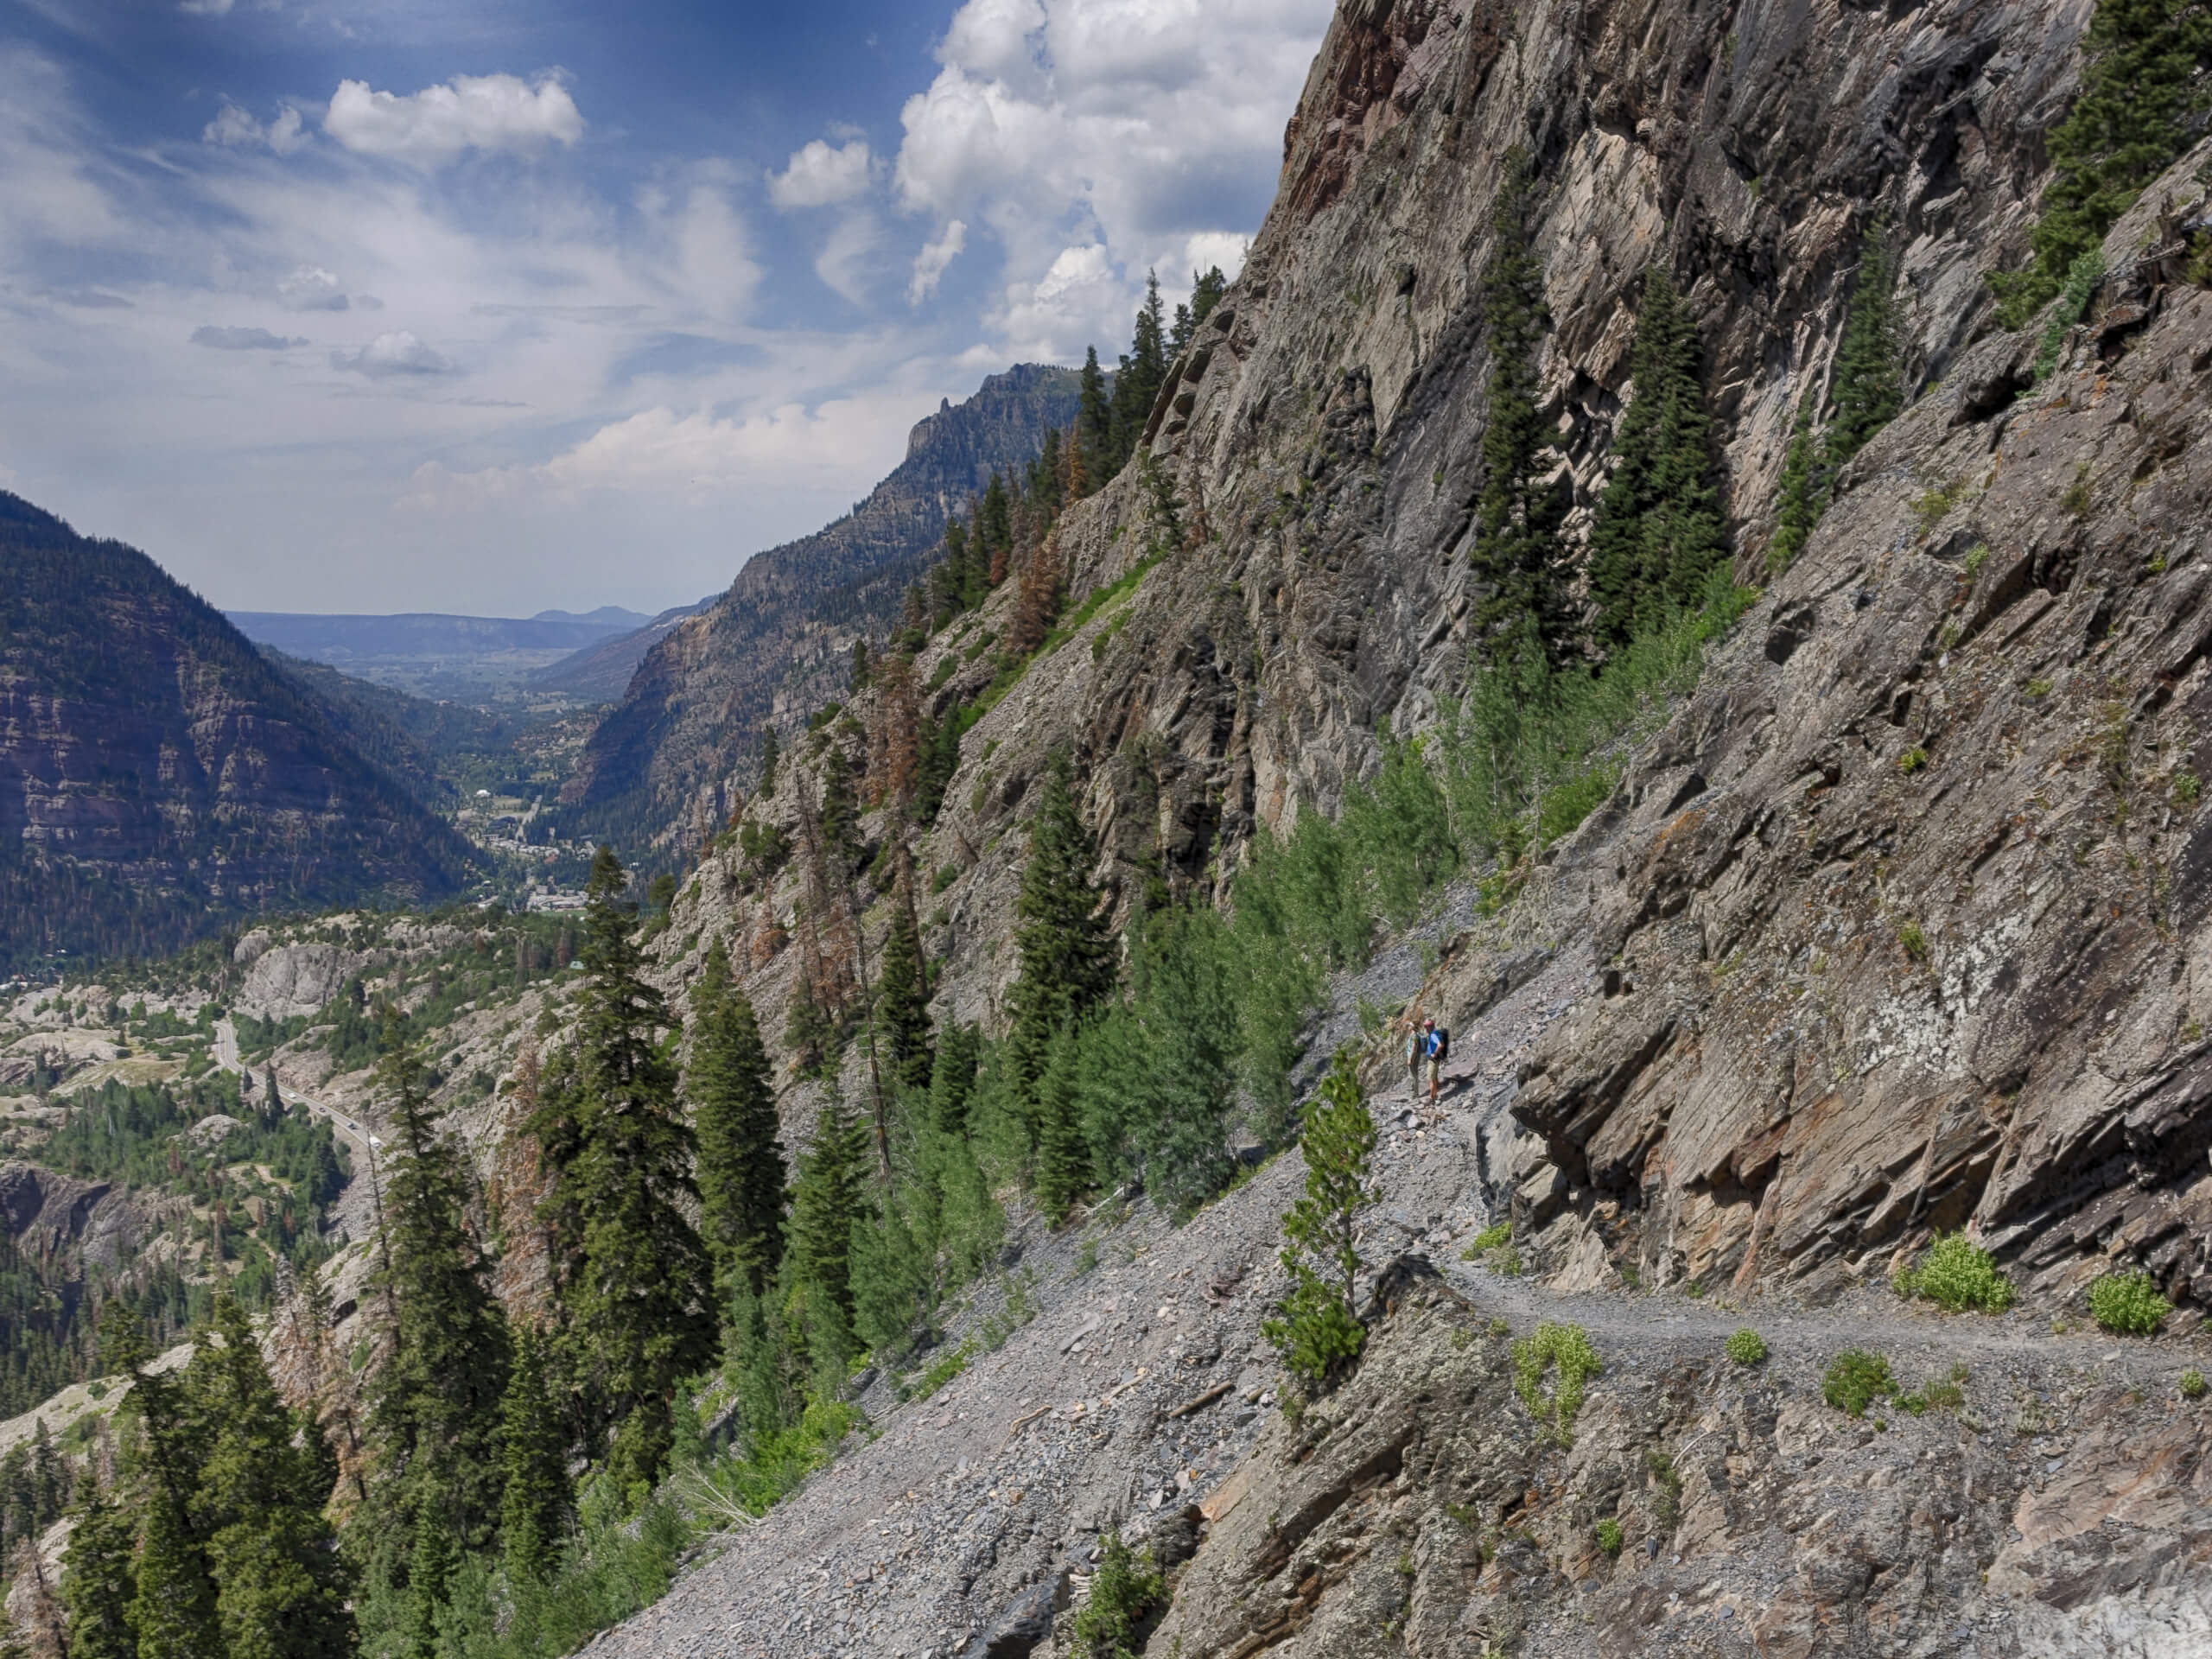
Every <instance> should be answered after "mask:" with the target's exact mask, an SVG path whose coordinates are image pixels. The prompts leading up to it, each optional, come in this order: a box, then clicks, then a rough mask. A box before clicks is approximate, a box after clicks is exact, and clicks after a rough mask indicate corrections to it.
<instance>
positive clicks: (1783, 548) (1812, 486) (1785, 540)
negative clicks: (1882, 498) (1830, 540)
mask: <svg viewBox="0 0 2212 1659" xmlns="http://www.w3.org/2000/svg"><path fill="white" fill-rule="evenodd" d="M1776 495H1777V501H1776V505H1775V510H1774V539H1773V541H1771V542H1770V543H1768V544H1767V550H1766V568H1767V573H1768V574H1769V575H1781V574H1782V573H1783V571H1784V570H1787V569H1789V567H1790V566H1791V565H1792V564H1793V563H1796V558H1797V556H1798V555H1799V554H1800V553H1802V552H1803V551H1804V550H1805V543H1807V542H1808V541H1809V540H1811V539H1812V535H1813V528H1814V526H1815V525H1816V524H1819V523H1820V521H1821V509H1822V507H1823V506H1825V505H1827V504H1826V501H1825V499H1824V492H1823V491H1822V489H1821V467H1820V466H1819V445H1818V444H1817V442H1815V439H1814V436H1813V394H1812V393H1811V392H1809V391H1808V392H1807V393H1806V394H1805V395H1804V396H1803V397H1800V398H1799V399H1798V400H1797V419H1796V423H1795V424H1794V425H1793V426H1792V427H1791V428H1790V431H1789V452H1788V454H1785V455H1784V456H1783V461H1782V481H1781V484H1780V486H1778V488H1777V492H1776Z"/></svg>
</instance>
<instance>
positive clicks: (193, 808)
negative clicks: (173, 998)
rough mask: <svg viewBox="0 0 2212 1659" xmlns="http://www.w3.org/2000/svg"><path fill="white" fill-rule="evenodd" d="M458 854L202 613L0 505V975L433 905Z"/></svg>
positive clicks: (166, 586)
mask: <svg viewBox="0 0 2212 1659" xmlns="http://www.w3.org/2000/svg"><path fill="white" fill-rule="evenodd" d="M468 859H469V855H468V851H467V846H466V844H465V843H464V842H461V840H460V838H459V837H458V836H455V835H454V832H453V831H452V830H451V829H448V827H447V826H446V825H445V824H443V823H441V822H439V821H438V819H436V818H435V817H433V816H432V815H431V814H430V813H429V811H428V810H425V809H424V808H423V806H422V805H421V804H418V803H417V802H416V800H415V799H414V798H412V797H411V796H410V794H409V792H408V791H407V790H406V789H405V788H404V786H403V785H400V784H399V783H398V782H397V781H396V780H395V779H393V778H392V777H391V775H390V774H388V773H386V772H385V771H383V770H382V769H381V768H380V767H378V766H377V765H376V764H375V763H373V762H372V761H371V760H368V759H366V758H365V756H364V755H363V754H362V753H360V752H359V749H357V748H356V747H354V746H353V743H351V742H350V741H348V740H347V739H346V736H345V735H344V734H342V733H341V732H340V729H339V728H338V727H337V725H336V724H335V723H334V721H333V720H332V719H331V717H330V715H328V714H327V712H326V711H325V710H324V709H322V708H321V707H320V706H319V705H318V704H317V702H315V700H314V699H313V698H312V697H311V696H308V694H307V693H306V692H304V691H303V690H302V689H301V687H300V686H299V685H298V684H297V683H295V682H294V681H292V680H291V679H289V678H288V677H286V676H285V675H284V674H283V673H282V672H281V671H279V670H278V669H277V668H276V667H275V666H274V665H273V664H270V663H269V662H268V661H267V660H265V659H264V658H263V657H262V655H261V653H260V652H257V651H256V650H255V649H254V647H253V646H252V645H251V643H250V642H249V641H248V640H247V639H245V636H244V635H243V634H241V633H240V632H238V630H237V629H236V628H235V627H233V626H232V625H231V624H230V623H229V622H227V621H226V620H224V618H223V617H222V615H221V613H219V612H218V611H216V610H215V609H214V608H213V607H212V606H210V605H208V604H207V603H206V602H205V601H202V600H200V599H199V598H198V597H196V596H195V595H194V594H192V593H190V592H189V591H188V590H187V589H186V588H183V587H181V585H179V584H178V583H177V582H175V581H173V580H171V579H170V578H169V577H168V575H165V574H164V573H163V572H162V569H160V567H159V566H157V565H156V564H155V563H154V562H153V561H152V560H151V559H149V558H148V557H147V556H145V555H144V554H143V553H140V552H138V551H137V550H135V549H133V548H129V547H125V546H124V545H123V544H122V543H118V542H105V541H93V540H91V539H89V538H86V537H81V536H79V535H77V534H76V533H75V532H74V531H72V530H71V529H70V528H69V526H68V525H67V524H64V523H62V522H61V520H60V519H58V518H54V517H53V516H52V515H51V514H48V513H45V512H40V511H39V510H38V509H37V508H35V507H34V506H32V505H30V504H29V503H28V502H25V501H23V500H21V499H18V498H16V497H15V496H12V495H0V961H11V960H13V961H19V960H22V959H24V958H26V957H35V956H38V955H41V954H44V953H47V952H49V951H54V950H68V951H71V952H74V953H82V952H86V951H94V952H101V953H108V952H118V951H130V952H137V953H141V954H143V953H147V952H149V951H152V950H157V949H160V948H162V947H166V946H172V945H175V944H178V943H180V942H181V941H183V940H185V939H188V938H195V937H199V936H202V935H205V934H207V933H209V932H212V931H217V930H218V929H219V928H220V927H222V926H223V925H226V922H228V921H229V920H231V919H232V918H236V917H238V916H240V915H243V914H245V913H248V912H251V911H254V910H257V909H264V908H270V907H283V906H308V905H315V906H320V905H326V904H335V903H346V902H352V901H353V900H355V899H361V898H365V897H374V896H386V897H391V898H406V899H435V898H440V897H443V896H446V895H448V894H450V893H454V892H455V891H456V890H457V889H458V888H459V887H460V886H461V883H462V881H463V880H465V879H466V877H467V870H468Z"/></svg>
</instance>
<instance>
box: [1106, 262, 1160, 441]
mask: <svg viewBox="0 0 2212 1659" xmlns="http://www.w3.org/2000/svg"><path fill="white" fill-rule="evenodd" d="M1166 378H1167V330H1166V318H1165V315H1164V310H1163V308H1162V306H1161V303H1160V278H1159V277H1158V275H1157V274H1155V273H1153V272H1147V273H1146V276H1145V285H1144V303H1143V304H1142V305H1141V306H1140V307H1138V308H1137V320H1136V326H1135V328H1134V329H1133V330H1132V331H1131V334H1130V338H1129V350H1128V355H1127V356H1125V357H1123V358H1122V363H1121V367H1120V369H1119V370H1118V371H1117V372H1116V374H1115V376H1114V404H1113V443H1112V448H1111V450H1110V453H1109V465H1108V468H1107V472H1108V474H1109V475H1110V474H1113V473H1118V472H1119V471H1121V469H1122V466H1123V465H1124V464H1125V463H1126V462H1127V461H1128V458H1129V457H1130V456H1131V455H1133V454H1135V453H1136V448H1137V445H1138V444H1139V443H1140V442H1142V441H1143V438H1144V429H1145V427H1146V426H1147V424H1148V423H1150V421H1151V419H1152V406H1153V404H1155V403H1157V402H1158V401H1159V400H1160V385H1161V383H1162V382H1164V381H1165V380H1166Z"/></svg>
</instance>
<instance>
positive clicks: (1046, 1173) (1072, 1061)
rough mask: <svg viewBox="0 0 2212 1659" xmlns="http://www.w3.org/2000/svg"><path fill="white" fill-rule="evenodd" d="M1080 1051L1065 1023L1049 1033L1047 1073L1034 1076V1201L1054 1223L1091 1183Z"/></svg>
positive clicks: (1066, 1213) (1060, 1219)
mask: <svg viewBox="0 0 2212 1659" xmlns="http://www.w3.org/2000/svg"><path fill="white" fill-rule="evenodd" d="M1080 1052H1081V1051H1080V1048H1079V1046H1078V1045H1077V1040H1076V1034H1075V1032H1074V1031H1073V1029H1072V1028H1071V1027H1065V1026H1063V1027H1061V1028H1060V1029H1059V1030H1058V1032H1056V1033H1054V1034H1053V1037H1052V1046H1051V1047H1050V1048H1049V1049H1048V1050H1047V1052H1046V1063H1045V1073H1044V1075H1043V1076H1042V1077H1039V1078H1038V1080H1037V1177H1036V1181H1035V1186H1036V1191H1037V1207H1038V1208H1039V1210H1042V1211H1044V1212H1045V1219H1046V1220H1047V1221H1049V1222H1050V1223H1052V1225H1053V1226H1055V1227H1057V1226H1058V1225H1059V1224H1061V1223H1062V1222H1064V1221H1065V1220H1066V1219H1067V1218H1068V1211H1070V1210H1071V1209H1072V1208H1073V1207H1074V1205H1075V1202H1076V1200H1077V1199H1078V1198H1081V1197H1082V1196H1083V1195H1084V1193H1085V1192H1089V1191H1090V1142H1089V1141H1086V1140H1085V1139H1084V1132H1083V1102H1082V1095H1081V1084H1080V1082H1079V1081H1078V1078H1077V1065H1078V1057H1079V1054H1080Z"/></svg>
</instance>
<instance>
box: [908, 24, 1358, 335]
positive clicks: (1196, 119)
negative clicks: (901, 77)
mask: <svg viewBox="0 0 2212 1659" xmlns="http://www.w3.org/2000/svg"><path fill="white" fill-rule="evenodd" d="M1331 12H1332V0H966V3H964V4H963V5H962V6H961V7H960V8H959V10H957V11H956V12H955V13H954V14H953V17H952V20H951V22H950V25H949V26H948V27H947V29H946V30H945V34H944V39H943V40H942V41H940V42H939V43H938V50H937V56H938V63H939V65H940V67H939V69H938V73H937V75H936V76H935V78H934V79H932V80H931V83H930V85H929V86H927V87H926V88H925V90H923V91H921V92H917V93H915V94H914V95H913V96H912V97H911V98H910V99H907V101H906V106H905V108H904V110H903V111H901V113H900V118H899V119H900V122H901V124H902V125H903V127H904V129H905V137H904V139H903V142H902V143H901V144H900V146H899V154H898V157H897V160H896V162H895V163H894V164H893V181H894V183H895V185H896V187H897V189H898V194H899V200H900V202H901V204H902V205H903V206H904V207H906V208H907V209H908V210H909V211H910V212H913V213H929V214H931V216H933V217H934V218H935V219H937V220H938V223H940V224H947V223H950V221H952V220H953V219H959V220H961V221H963V223H964V224H965V225H966V226H969V228H970V229H971V230H972V229H976V228H982V229H985V230H988V232H990V233H991V234H992V235H993V236H995V238H996V239H997V240H998V242H999V243H1000V245H1001V247H1002V249H1003V250H1004V254H1005V260H1006V266H1005V277H1006V283H1007V285H1006V289H1005V296H1004V299H1003V302H1002V303H1001V305H1000V306H999V307H998V308H997V311H996V313H995V316H994V317H993V318H991V319H989V320H988V321H991V322H992V323H993V325H994V326H995V327H998V328H999V329H1000V330H1001V331H1002V340H1001V343H1002V344H1003V346H1005V348H1006V349H1007V350H1008V351H1016V352H1019V351H1029V350H1038V349H1042V348H1043V347H1044V346H1046V345H1052V346H1056V347H1057V348H1058V350H1060V351H1062V352H1065V351H1069V350H1073V351H1075V352H1077V353H1079V352H1080V351H1081V349H1082V346H1083V344H1084V340H1082V339H1080V338H1075V337H1071V336H1070V335H1069V334H1066V333H1065V330H1066V329H1068V328H1071V327H1082V328H1085V329H1089V328H1092V327H1103V328H1104V329H1105V330H1106V332H1105V333H1103V334H1099V335H1097V336H1096V338H1097V340H1098V341H1099V344H1100V345H1101V346H1102V347H1104V346H1108V345H1109V344H1110V345H1114V346H1117V347H1118V344H1119V342H1120V340H1123V339H1126V338H1127V335H1128V321H1129V319H1128V313H1129V311H1130V309H1131V308H1132V306H1133V304H1134V302H1135V299H1136V297H1137V295H1138V293H1139V292H1140V291H1141V288H1142V286H1143V283H1144V276H1145V272H1146V270H1147V269H1153V268H1156V269H1157V270H1159V272H1160V280H1161V283H1162V286H1163V287H1164V288H1165V289H1166V291H1167V295H1168V297H1169V299H1170V301H1171V302H1173V300H1174V299H1175V298H1176V297H1178V296H1179V293H1180V292H1182V291H1184V290H1185V289H1186V287H1187V284H1188V283H1189V280H1190V276H1191V270H1192V266H1193V265H1194V264H1195V265H1198V267H1199V268H1203V266H1204V265H1205V264H1216V263H1218V264H1221V265H1222V266H1223V268H1224V270H1233V269H1234V268H1235V265H1236V264H1239V263H1241V250H1242V248H1243V243H1244V240H1245V238H1249V236H1250V235H1251V233H1252V232H1254V231H1255V230H1256V229H1257V228H1258V221H1259V219H1260V216H1261V213H1262V212H1263V211H1264V209H1265V207H1266V206H1267V202H1268V198H1269V196H1270V194H1271V193H1272V188H1273V186H1274V179H1275V174H1276V170H1277V168H1279V167H1280V165H1281V155H1282V133H1283V126H1284V124H1285V123H1286V122H1287V120H1288V119H1289V117H1290V114H1291V111H1292V110H1293V108H1294V106H1295V105H1296V103H1297V100H1298V95H1299V92H1300V87H1301V86H1303V85H1304V82H1305V77H1306V70H1307V67H1308V66H1309V65H1310V64H1311V63H1312V61H1313V50H1314V48H1315V46H1316V45H1317V44H1318V43H1319V41H1320V38H1321V35H1322V34H1323V33H1324V31H1325V29H1327V27H1328V22H1329V17H1330V15H1331ZM1086 250H1091V251H1086ZM1071 256H1073V262H1072V264H1071ZM922 271H923V267H922V266H920V265H917V267H916V277H917V283H916V288H917V291H926V284H925V283H924V282H923V281H922V280H921V277H922ZM1109 287H1110V288H1111V289H1113V290H1114V291H1113V292H1112V293H1111V294H1110V295H1109V292H1108V289H1109ZM1109 300H1110V304H1109ZM1085 314H1089V315H1090V316H1091V317H1093V318H1095V319H1096V321H1084V315H1085Z"/></svg>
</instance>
